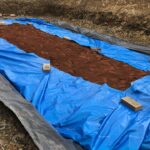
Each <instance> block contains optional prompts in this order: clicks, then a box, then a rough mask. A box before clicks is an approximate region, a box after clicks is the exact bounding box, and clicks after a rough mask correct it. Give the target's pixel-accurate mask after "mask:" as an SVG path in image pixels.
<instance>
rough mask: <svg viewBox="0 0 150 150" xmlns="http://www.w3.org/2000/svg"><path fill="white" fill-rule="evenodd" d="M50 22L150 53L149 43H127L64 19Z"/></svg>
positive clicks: (95, 37)
mask: <svg viewBox="0 0 150 150" xmlns="http://www.w3.org/2000/svg"><path fill="white" fill-rule="evenodd" d="M52 23H54V24H55V25H57V26H60V27H62V28H65V29H69V30H71V31H74V32H77V33H80V34H83V35H86V36H88V37H92V38H94V39H98V40H102V41H105V42H109V43H111V44H115V45H120V46H123V47H126V48H128V49H130V50H134V51H137V52H141V53H145V54H148V55H150V45H138V44H133V43H129V42H127V41H125V40H123V39H120V38H116V37H112V36H107V35H104V34H100V33H97V32H96V31H92V30H89V29H86V28H81V27H79V26H74V25H71V24H69V23H67V22H64V21H57V20H54V21H53V22H52Z"/></svg>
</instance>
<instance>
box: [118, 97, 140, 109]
mask: <svg viewBox="0 0 150 150" xmlns="http://www.w3.org/2000/svg"><path fill="white" fill-rule="evenodd" d="M121 102H122V103H123V104H125V105H126V106H128V107H129V108H131V109H132V110H134V111H138V110H141V109H142V108H143V106H142V105H141V104H139V103H138V102H137V101H135V100H134V99H132V98H130V97H124V98H122V101H121Z"/></svg>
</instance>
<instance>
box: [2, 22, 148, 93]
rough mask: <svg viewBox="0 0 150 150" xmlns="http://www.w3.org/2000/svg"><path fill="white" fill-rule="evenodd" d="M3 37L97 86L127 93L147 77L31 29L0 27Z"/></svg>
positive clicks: (13, 26)
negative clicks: (132, 86)
mask: <svg viewBox="0 0 150 150" xmlns="http://www.w3.org/2000/svg"><path fill="white" fill-rule="evenodd" d="M0 37H2V38H4V39H6V40H8V41H9V42H11V43H13V44H14V45H16V46H18V47H19V48H21V49H23V50H25V51H27V52H34V53H36V54H38V55H39V56H42V57H44V58H47V59H50V60H51V63H52V65H53V66H55V67H57V68H59V69H61V70H63V71H65V72H68V73H70V74H72V75H74V76H80V77H83V78H84V79H86V80H89V81H91V82H95V83H98V84H103V83H107V84H108V85H109V86H111V87H113V88H116V89H120V90H124V89H126V88H128V87H129V86H130V83H131V82H132V81H134V80H137V79H139V78H141V77H143V76H145V75H147V74H148V73H147V72H144V71H140V70H138V69H136V68H133V67H131V66H129V65H128V64H125V63H122V62H118V61H116V60H113V59H111V58H108V57H105V56H102V55H98V54H97V52H94V51H92V50H91V49H90V48H87V47H83V46H80V45H78V44H76V43H74V42H72V41H69V40H66V39H61V38H59V37H57V36H53V35H49V34H47V33H44V32H42V31H40V30H37V29H35V28H34V27H32V26H31V25H19V24H13V25H6V26H4V25H1V26H0Z"/></svg>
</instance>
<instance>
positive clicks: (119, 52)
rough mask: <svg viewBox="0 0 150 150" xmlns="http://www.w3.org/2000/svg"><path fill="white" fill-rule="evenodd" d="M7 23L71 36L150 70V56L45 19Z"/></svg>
mask: <svg viewBox="0 0 150 150" xmlns="http://www.w3.org/2000/svg"><path fill="white" fill-rule="evenodd" d="M4 22H5V23H7V24H12V23H19V24H32V25H33V26H34V27H35V28H37V29H39V30H41V31H44V32H46V33H49V34H52V35H56V36H58V37H61V38H63V37H64V36H67V37H69V38H70V39H71V40H72V41H75V42H76V43H78V44H80V45H82V46H88V47H91V48H100V49H101V50H99V53H100V54H102V55H105V56H107V57H110V58H113V59H115V60H118V61H121V62H124V63H127V64H129V65H131V66H133V67H135V68H137V69H140V70H143V71H150V56H149V55H145V54H141V53H138V52H135V51H131V50H128V49H127V48H124V47H122V46H117V45H112V44H109V43H106V42H103V41H100V40H96V39H92V38H90V37H87V36H84V35H82V34H78V33H74V32H72V31H69V30H67V29H63V28H61V27H58V26H55V25H53V24H50V23H47V22H45V21H43V20H39V19H34V18H19V19H15V20H14V19H7V20H4Z"/></svg>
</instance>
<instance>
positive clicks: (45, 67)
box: [43, 64, 51, 71]
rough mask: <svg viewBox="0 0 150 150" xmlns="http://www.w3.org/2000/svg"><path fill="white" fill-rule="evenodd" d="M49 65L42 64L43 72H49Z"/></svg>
mask: <svg viewBox="0 0 150 150" xmlns="http://www.w3.org/2000/svg"><path fill="white" fill-rule="evenodd" d="M50 69H51V65H50V64H43V71H50Z"/></svg>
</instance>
